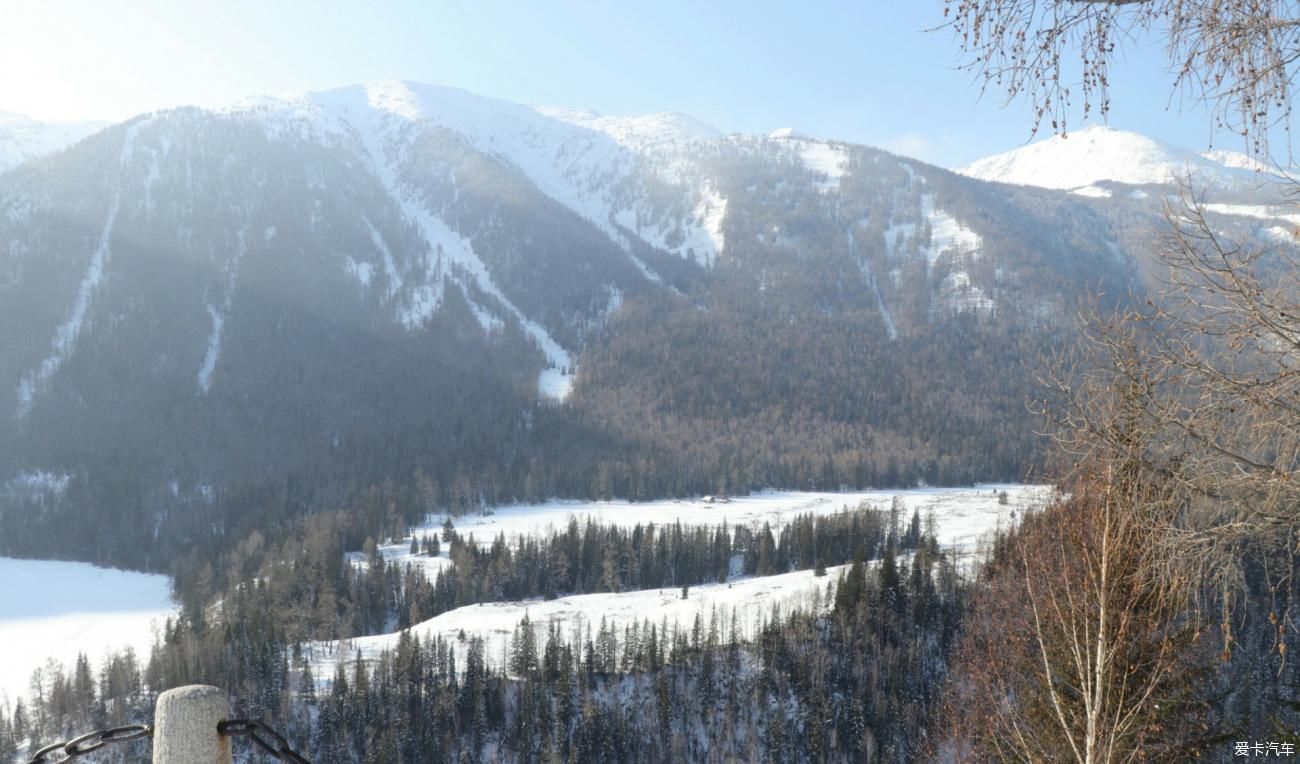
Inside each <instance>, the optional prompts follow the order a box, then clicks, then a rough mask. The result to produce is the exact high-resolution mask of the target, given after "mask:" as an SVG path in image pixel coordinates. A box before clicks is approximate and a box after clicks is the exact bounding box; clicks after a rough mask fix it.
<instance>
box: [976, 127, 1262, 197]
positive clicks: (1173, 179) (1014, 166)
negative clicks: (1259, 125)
mask: <svg viewBox="0 0 1300 764" xmlns="http://www.w3.org/2000/svg"><path fill="white" fill-rule="evenodd" d="M1268 169H1269V168H1265V167H1263V166H1262V165H1260V164H1258V163H1256V162H1254V161H1252V160H1251V159H1250V158H1249V157H1247V156H1245V155H1244V154H1240V153H1237V152H1230V151H1214V152H1205V153H1202V154H1198V153H1196V152H1194V151H1189V150H1187V149H1183V148H1180V147H1178V146H1174V145H1171V144H1169V143H1165V142H1163V141H1158V140H1155V139H1154V138H1148V137H1146V136H1144V135H1140V134H1138V133H1132V132H1127V131H1124V130H1116V129H1114V128H1111V127H1105V126H1101V125H1092V126H1089V127H1085V128H1084V129H1082V130H1078V131H1076V132H1072V133H1069V134H1068V135H1053V136H1051V137H1049V138H1046V139H1043V140H1041V141H1037V142H1035V143H1032V144H1029V145H1028V146H1023V147H1021V148H1018V149H1014V150H1012V151H1008V152H1005V153H1002V154H997V155H994V156H991V157H986V158H984V159H980V160H978V161H976V162H974V163H972V164H970V165H969V166H967V167H964V168H961V169H959V170H958V172H960V173H962V174H963V175H967V176H969V177H972V178H978V179H980V180H987V181H995V182H998V183H1013V184H1017V185H1024V186H1038V187H1041V188H1054V189H1062V190H1070V191H1075V192H1078V193H1080V194H1082V195H1084V196H1105V195H1109V192H1107V191H1106V190H1105V189H1102V188H1099V187H1098V186H1097V184H1098V183H1104V182H1112V183H1124V184H1129V185H1148V184H1154V185H1174V184H1177V183H1178V182H1179V181H1180V180H1182V179H1184V178H1186V177H1187V176H1188V175H1190V176H1191V178H1192V182H1193V184H1194V185H1198V186H1201V187H1204V186H1210V187H1217V188H1220V189H1238V190H1239V189H1249V188H1251V187H1254V186H1258V185H1260V184H1261V183H1262V182H1263V181H1265V180H1267V178H1268V175H1267V174H1261V172H1263V171H1266V170H1268ZM1257 171H1261V172H1257Z"/></svg>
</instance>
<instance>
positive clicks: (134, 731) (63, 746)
mask: <svg viewBox="0 0 1300 764" xmlns="http://www.w3.org/2000/svg"><path fill="white" fill-rule="evenodd" d="M152 734H153V727H150V726H146V725H144V724H128V725H126V726H125V727H113V728H111V729H106V730H95V731H94V732H89V733H86V734H85V735H82V736H81V737H77V738H73V739H72V740H69V741H68V742H66V743H55V744H54V745H47V746H45V747H44V748H42V749H41V750H39V751H37V752H36V753H35V754H33V755H32V758H31V759H29V760H28V761H27V764H52V762H62V761H71V760H72V759H75V758H77V757H78V756H85V755H86V754H88V753H90V752H91V751H97V750H99V749H100V748H103V747H104V746H105V745H107V744H109V743H125V742H128V741H131V740H138V739H140V738H142V737H149V736H150V735H152ZM57 753H61V754H63V758H61V759H48V758H46V757H47V756H50V755H52V754H57Z"/></svg>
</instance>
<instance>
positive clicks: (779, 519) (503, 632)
mask: <svg viewBox="0 0 1300 764" xmlns="http://www.w3.org/2000/svg"><path fill="white" fill-rule="evenodd" d="M1002 491H1005V492H1006V495H1007V503H1006V504H1002V503H1001V502H1000V500H999V493H1000V492H1002ZM1051 494H1052V489H1051V488H1050V487H1049V486H1039V485H1015V484H987V485H978V486H975V487H973V488H915V489H910V490H899V491H887V490H885V491H857V492H847V493H832V492H792V491H768V492H763V493H759V494H755V495H753V496H744V497H737V498H735V499H731V500H730V501H717V500H712V501H710V500H706V499H695V500H662V501H652V502H642V503H631V502H627V501H622V500H620V501H608V502H577V501H559V500H554V501H550V502H547V503H544V504H539V505H513V506H507V507H500V508H497V509H496V510H495V511H493V512H492V513H491V514H486V515H470V516H464V517H460V518H455V519H453V525H454V526H455V528H456V530H457V532H458V533H460V534H461V535H462V536H463V537H465V538H469V537H470V536H471V535H472V536H473V539H474V542H475V543H478V544H480V545H484V546H487V545H490V544H491V543H492V541H493V539H494V538H496V537H497V536H498V535H499V534H504V535H505V537H506V540H507V542H510V543H513V542H515V541H517V540H518V539H519V538H520V537H526V536H537V535H546V534H549V533H551V532H552V531H559V530H563V529H564V528H565V527H566V526H567V525H568V523H569V520H570V518H574V519H577V521H578V522H579V524H585V523H586V522H587V521H588V520H594V521H596V522H598V523H604V524H611V523H612V524H617V525H619V526H622V527H632V526H635V525H637V524H641V525H646V524H649V523H655V524H656V525H659V526H660V527H662V526H663V525H665V524H671V523H674V522H681V523H682V524H684V525H710V526H715V525H721V524H722V523H723V522H726V523H727V524H728V525H729V526H732V527H734V526H736V525H748V526H751V527H761V526H762V524H763V523H764V522H766V523H770V524H771V525H772V529H773V533H774V534H776V535H779V530H780V528H781V526H782V525H784V524H786V523H788V522H790V521H791V520H793V519H794V518H795V517H797V516H799V515H804V514H813V515H828V514H834V513H836V512H840V511H843V510H846V509H855V508H857V507H858V506H859V505H860V504H861V503H863V502H865V503H867V504H869V505H871V506H873V507H875V508H879V509H886V510H887V509H889V508H890V506H891V504H892V503H893V500H894V497H898V498H899V499H901V501H902V503H903V507H904V515H903V516H902V517H901V518H900V521H901V522H903V523H906V522H907V521H908V520H909V519H910V517H911V513H912V511H913V510H917V511H918V512H919V513H920V515H921V518H922V522H923V523H924V522H925V519H926V517H927V516H929V515H933V517H934V520H935V526H936V534H937V536H938V539H939V543H940V544H941V545H942V546H943V547H945V548H947V549H949V550H950V551H953V552H955V553H956V554H957V556H958V557H959V559H960V561H961V562H962V563H963V564H966V563H969V561H970V560H971V559H973V557H972V555H973V553H974V552H976V551H977V550H978V549H979V545H980V542H981V540H982V539H984V538H986V537H987V536H988V535H989V533H990V532H991V531H993V530H995V529H997V528H999V527H1005V526H1007V525H1009V524H1010V523H1011V522H1013V521H1014V519H1015V518H1018V517H1020V516H1022V515H1023V514H1024V513H1025V512H1026V511H1029V510H1031V509H1034V508H1037V507H1041V506H1042V505H1043V504H1044V503H1045V502H1046V501H1047V500H1048V499H1049V498H1050V497H1051ZM444 519H445V517H444V516H441V515H440V516H431V517H430V518H429V519H428V521H427V522H426V523H425V524H423V525H421V526H419V527H417V528H415V529H414V530H413V535H414V536H416V537H420V536H423V535H425V534H428V535H430V536H432V535H435V534H438V533H440V532H441V530H442V523H443V521H444ZM379 551H380V553H381V554H383V556H384V559H385V560H387V561H389V562H395V563H397V564H399V565H405V564H406V563H411V564H415V565H418V566H421V567H423V568H424V570H425V573H426V575H429V576H433V575H435V574H436V573H437V572H438V571H439V570H441V569H442V568H444V567H446V566H448V565H450V564H451V563H450V560H448V558H447V553H446V551H445V550H444V552H443V554H442V555H441V556H439V557H432V558H431V557H426V556H413V555H411V554H410V537H409V536H408V537H407V538H406V539H403V540H402V541H399V542H396V543H391V544H385V545H381V546H380V547H379ZM349 558H350V559H351V560H352V562H353V564H358V565H360V564H364V560H363V558H362V555H361V554H360V553H351V554H350V555H349ZM845 567H846V566H839V567H832V568H828V569H827V575H826V577H824V578H818V577H816V576H814V575H813V571H811V570H803V571H795V572H792V573H785V574H781V575H776V576H764V577H750V578H741V579H734V580H731V581H728V582H727V583H724V584H702V585H698V586H692V587H690V590H689V592H688V596H687V598H686V599H685V600H683V599H682V598H681V590H680V589H662V590H661V589H651V590H645V591H627V592H618V593H602V594H579V595H571V596H567V597H559V598H556V599H554V600H550V601H547V600H543V599H532V600H525V601H520V602H492V603H483V604H480V605H468V606H466V607H462V608H457V609H455V610H452V611H449V612H446V613H443V614H441V615H439V616H436V617H434V618H431V619H429V620H427V621H423V622H421V623H419V624H416V625H415V626H412V627H411V628H410V629H409V632H410V633H411V634H412V635H413V636H419V637H420V639H421V640H422V641H423V640H426V639H430V638H433V637H435V636H438V637H441V638H443V639H444V640H448V641H449V642H451V643H452V646H453V649H454V650H455V652H456V660H457V663H458V665H460V666H462V667H463V666H464V657H465V651H466V650H467V649H468V645H469V639H470V638H472V637H474V636H479V637H481V638H482V639H483V640H484V648H485V656H486V659H487V660H488V661H489V662H490V663H492V664H494V665H501V663H500V662H501V661H502V660H503V659H504V657H505V655H506V654H507V650H508V646H509V643H510V640H511V637H512V635H513V634H514V631H515V628H516V627H517V626H518V624H519V622H520V621H521V620H522V619H523V618H524V616H525V614H527V616H528V618H529V620H530V622H531V623H532V624H533V628H534V629H536V630H537V634H538V639H539V643H540V642H542V641H544V639H545V634H546V631H547V629H548V627H549V626H550V624H551V623H556V624H558V626H559V630H560V633H561V634H563V635H564V636H565V638H566V639H571V638H572V637H573V636H574V635H575V634H581V635H582V636H583V638H584V639H585V637H586V631H587V629H588V628H590V629H591V631H592V632H595V631H597V630H598V629H599V626H600V622H601V619H602V618H603V619H605V620H606V621H609V622H612V623H613V624H614V625H615V626H616V627H617V628H618V629H619V630H620V632H621V630H622V629H623V628H624V627H630V626H631V625H632V624H633V623H637V624H641V623H642V622H643V621H649V622H650V623H653V624H655V625H656V626H661V625H663V624H665V623H666V624H667V625H668V627H669V628H670V629H671V628H673V627H674V626H676V627H677V628H690V627H691V625H692V624H693V622H694V619H695V617H696V615H700V616H701V617H702V618H703V619H704V621H705V623H706V624H707V622H708V620H709V619H711V618H712V617H713V614H714V613H715V612H716V613H717V615H718V619H719V623H720V624H724V625H726V624H730V622H731V618H732V614H733V613H734V614H735V616H736V620H737V622H738V623H739V624H740V626H741V629H742V632H743V633H744V634H745V635H746V636H748V635H750V634H752V633H753V630H754V628H755V627H756V625H757V624H759V623H760V622H761V620H762V618H763V617H764V616H765V615H767V614H768V613H769V612H770V611H771V608H772V606H773V605H781V607H782V608H789V607H793V606H810V605H812V604H813V603H815V602H817V601H818V598H824V596H825V592H826V585H827V583H829V582H834V581H836V580H838V577H839V573H840V571H842V570H843V569H845ZM462 635H463V639H462ZM398 636H399V634H398V633H391V634H379V635H374V636H369V637H359V638H355V639H351V640H341V641H322V642H315V643H312V644H311V645H309V646H308V647H307V653H308V655H309V656H310V657H311V660H312V662H313V666H312V671H313V672H314V676H315V677H316V678H317V680H318V681H327V680H329V679H330V678H331V677H333V675H334V670H335V662H336V661H339V660H342V661H351V660H353V659H355V657H356V654H357V651H360V653H361V656H362V659H363V660H374V659H375V658H377V657H378V656H379V654H380V653H381V652H383V651H384V650H392V649H395V647H396V645H397V639H398Z"/></svg>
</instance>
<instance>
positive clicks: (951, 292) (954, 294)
mask: <svg viewBox="0 0 1300 764" xmlns="http://www.w3.org/2000/svg"><path fill="white" fill-rule="evenodd" d="M939 300H940V301H941V303H942V304H944V305H946V306H947V307H948V309H949V310H952V311H954V312H956V313H964V312H975V313H991V312H993V309H994V307H996V306H995V303H994V302H993V300H992V299H990V298H989V297H988V296H987V295H985V294H984V290H983V289H980V288H979V287H978V286H976V285H975V284H973V283H971V280H970V274H968V273H966V272H965V271H953V272H952V273H949V274H948V275H946V276H944V277H943V281H941V282H939Z"/></svg>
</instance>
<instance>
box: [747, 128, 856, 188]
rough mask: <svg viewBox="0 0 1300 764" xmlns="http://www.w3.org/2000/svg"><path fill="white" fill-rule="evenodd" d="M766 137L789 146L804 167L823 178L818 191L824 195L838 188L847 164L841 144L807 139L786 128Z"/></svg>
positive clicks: (845, 152)
mask: <svg viewBox="0 0 1300 764" xmlns="http://www.w3.org/2000/svg"><path fill="white" fill-rule="evenodd" d="M767 137H768V139H769V140H772V141H779V142H781V143H783V144H787V145H789V146H791V147H792V148H793V149H794V151H795V153H796V154H797V155H798V156H799V160H800V162H802V163H803V166H804V167H807V168H808V169H809V170H811V171H812V172H815V173H817V174H819V175H822V176H825V177H824V179H823V180H821V181H818V183H817V189H818V190H819V191H822V192H823V193H825V192H829V191H835V190H837V189H838V188H839V187H840V179H841V178H843V177H844V171H845V169H846V168H847V167H848V164H849V155H848V151H847V150H846V149H845V147H844V146H843V145H842V144H838V143H832V142H831V141H824V140H818V139H815V138H808V137H805V136H803V135H801V134H799V133H797V132H795V131H794V129H793V128H788V127H783V128H780V129H778V130H773V131H772V132H771V133H769V134H768V136H767Z"/></svg>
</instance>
